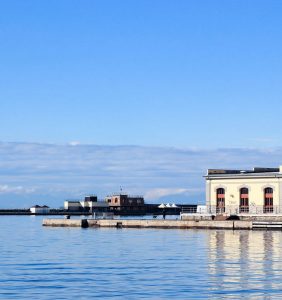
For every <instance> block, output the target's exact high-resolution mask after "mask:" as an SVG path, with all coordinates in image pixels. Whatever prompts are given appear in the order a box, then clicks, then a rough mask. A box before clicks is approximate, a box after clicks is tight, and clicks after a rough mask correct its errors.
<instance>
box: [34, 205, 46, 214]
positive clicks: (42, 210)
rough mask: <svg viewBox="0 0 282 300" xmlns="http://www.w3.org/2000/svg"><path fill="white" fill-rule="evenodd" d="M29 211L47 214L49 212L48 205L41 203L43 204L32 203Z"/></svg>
mask: <svg viewBox="0 0 282 300" xmlns="http://www.w3.org/2000/svg"><path fill="white" fill-rule="evenodd" d="M29 210H30V212H31V213H32V214H35V215H36V214H41V215H42V214H48V213H49V212H50V207H49V206H46V205H43V206H40V205H34V206H32V207H31V208H30V209H29Z"/></svg>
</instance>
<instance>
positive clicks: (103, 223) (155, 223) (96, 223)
mask: <svg viewBox="0 0 282 300" xmlns="http://www.w3.org/2000/svg"><path fill="white" fill-rule="evenodd" d="M42 225H43V226H53V227H66V226H67V227H84V228H86V227H113V228H166V229H190V228H191V229H192V228H199V229H231V230H237V229H252V228H253V224H252V221H184V220H126V219H111V220H95V219H77V220H74V219H44V220H43V224H42Z"/></svg>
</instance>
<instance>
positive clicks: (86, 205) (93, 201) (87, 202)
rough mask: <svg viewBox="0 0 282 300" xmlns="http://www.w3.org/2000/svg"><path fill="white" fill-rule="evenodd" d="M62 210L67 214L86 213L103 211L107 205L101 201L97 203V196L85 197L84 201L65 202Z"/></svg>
mask: <svg viewBox="0 0 282 300" xmlns="http://www.w3.org/2000/svg"><path fill="white" fill-rule="evenodd" d="M64 209H65V210H67V211H69V212H87V213H91V212H94V211H105V210H107V209H108V205H107V204H106V203H105V202H103V201H98V198H97V196H94V195H90V196H86V197H85V198H84V200H66V201H65V202H64Z"/></svg>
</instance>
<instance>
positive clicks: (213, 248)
mask: <svg viewBox="0 0 282 300" xmlns="http://www.w3.org/2000/svg"><path fill="white" fill-rule="evenodd" d="M208 243H209V259H208V273H209V281H210V282H209V288H210V292H211V293H210V294H211V295H215V297H214V298H225V299H238V298H239V297H240V298H241V297H242V296H244V294H245V295H246V297H247V298H248V299H256V300H258V299H270V298H271V299H272V297H274V298H278V297H279V298H280V297H282V283H281V277H282V248H281V245H282V232H280V231H226V230H224V231H223V230H222V231H212V232H210V234H209V237H208ZM270 295H272V296H271V297H270Z"/></svg>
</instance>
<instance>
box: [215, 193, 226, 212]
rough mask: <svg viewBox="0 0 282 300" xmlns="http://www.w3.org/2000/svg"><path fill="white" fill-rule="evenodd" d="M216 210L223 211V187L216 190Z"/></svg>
mask: <svg viewBox="0 0 282 300" xmlns="http://www.w3.org/2000/svg"><path fill="white" fill-rule="evenodd" d="M216 212H217V213H224V212H225V190H224V189H223V188H219V189H217V190H216Z"/></svg>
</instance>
